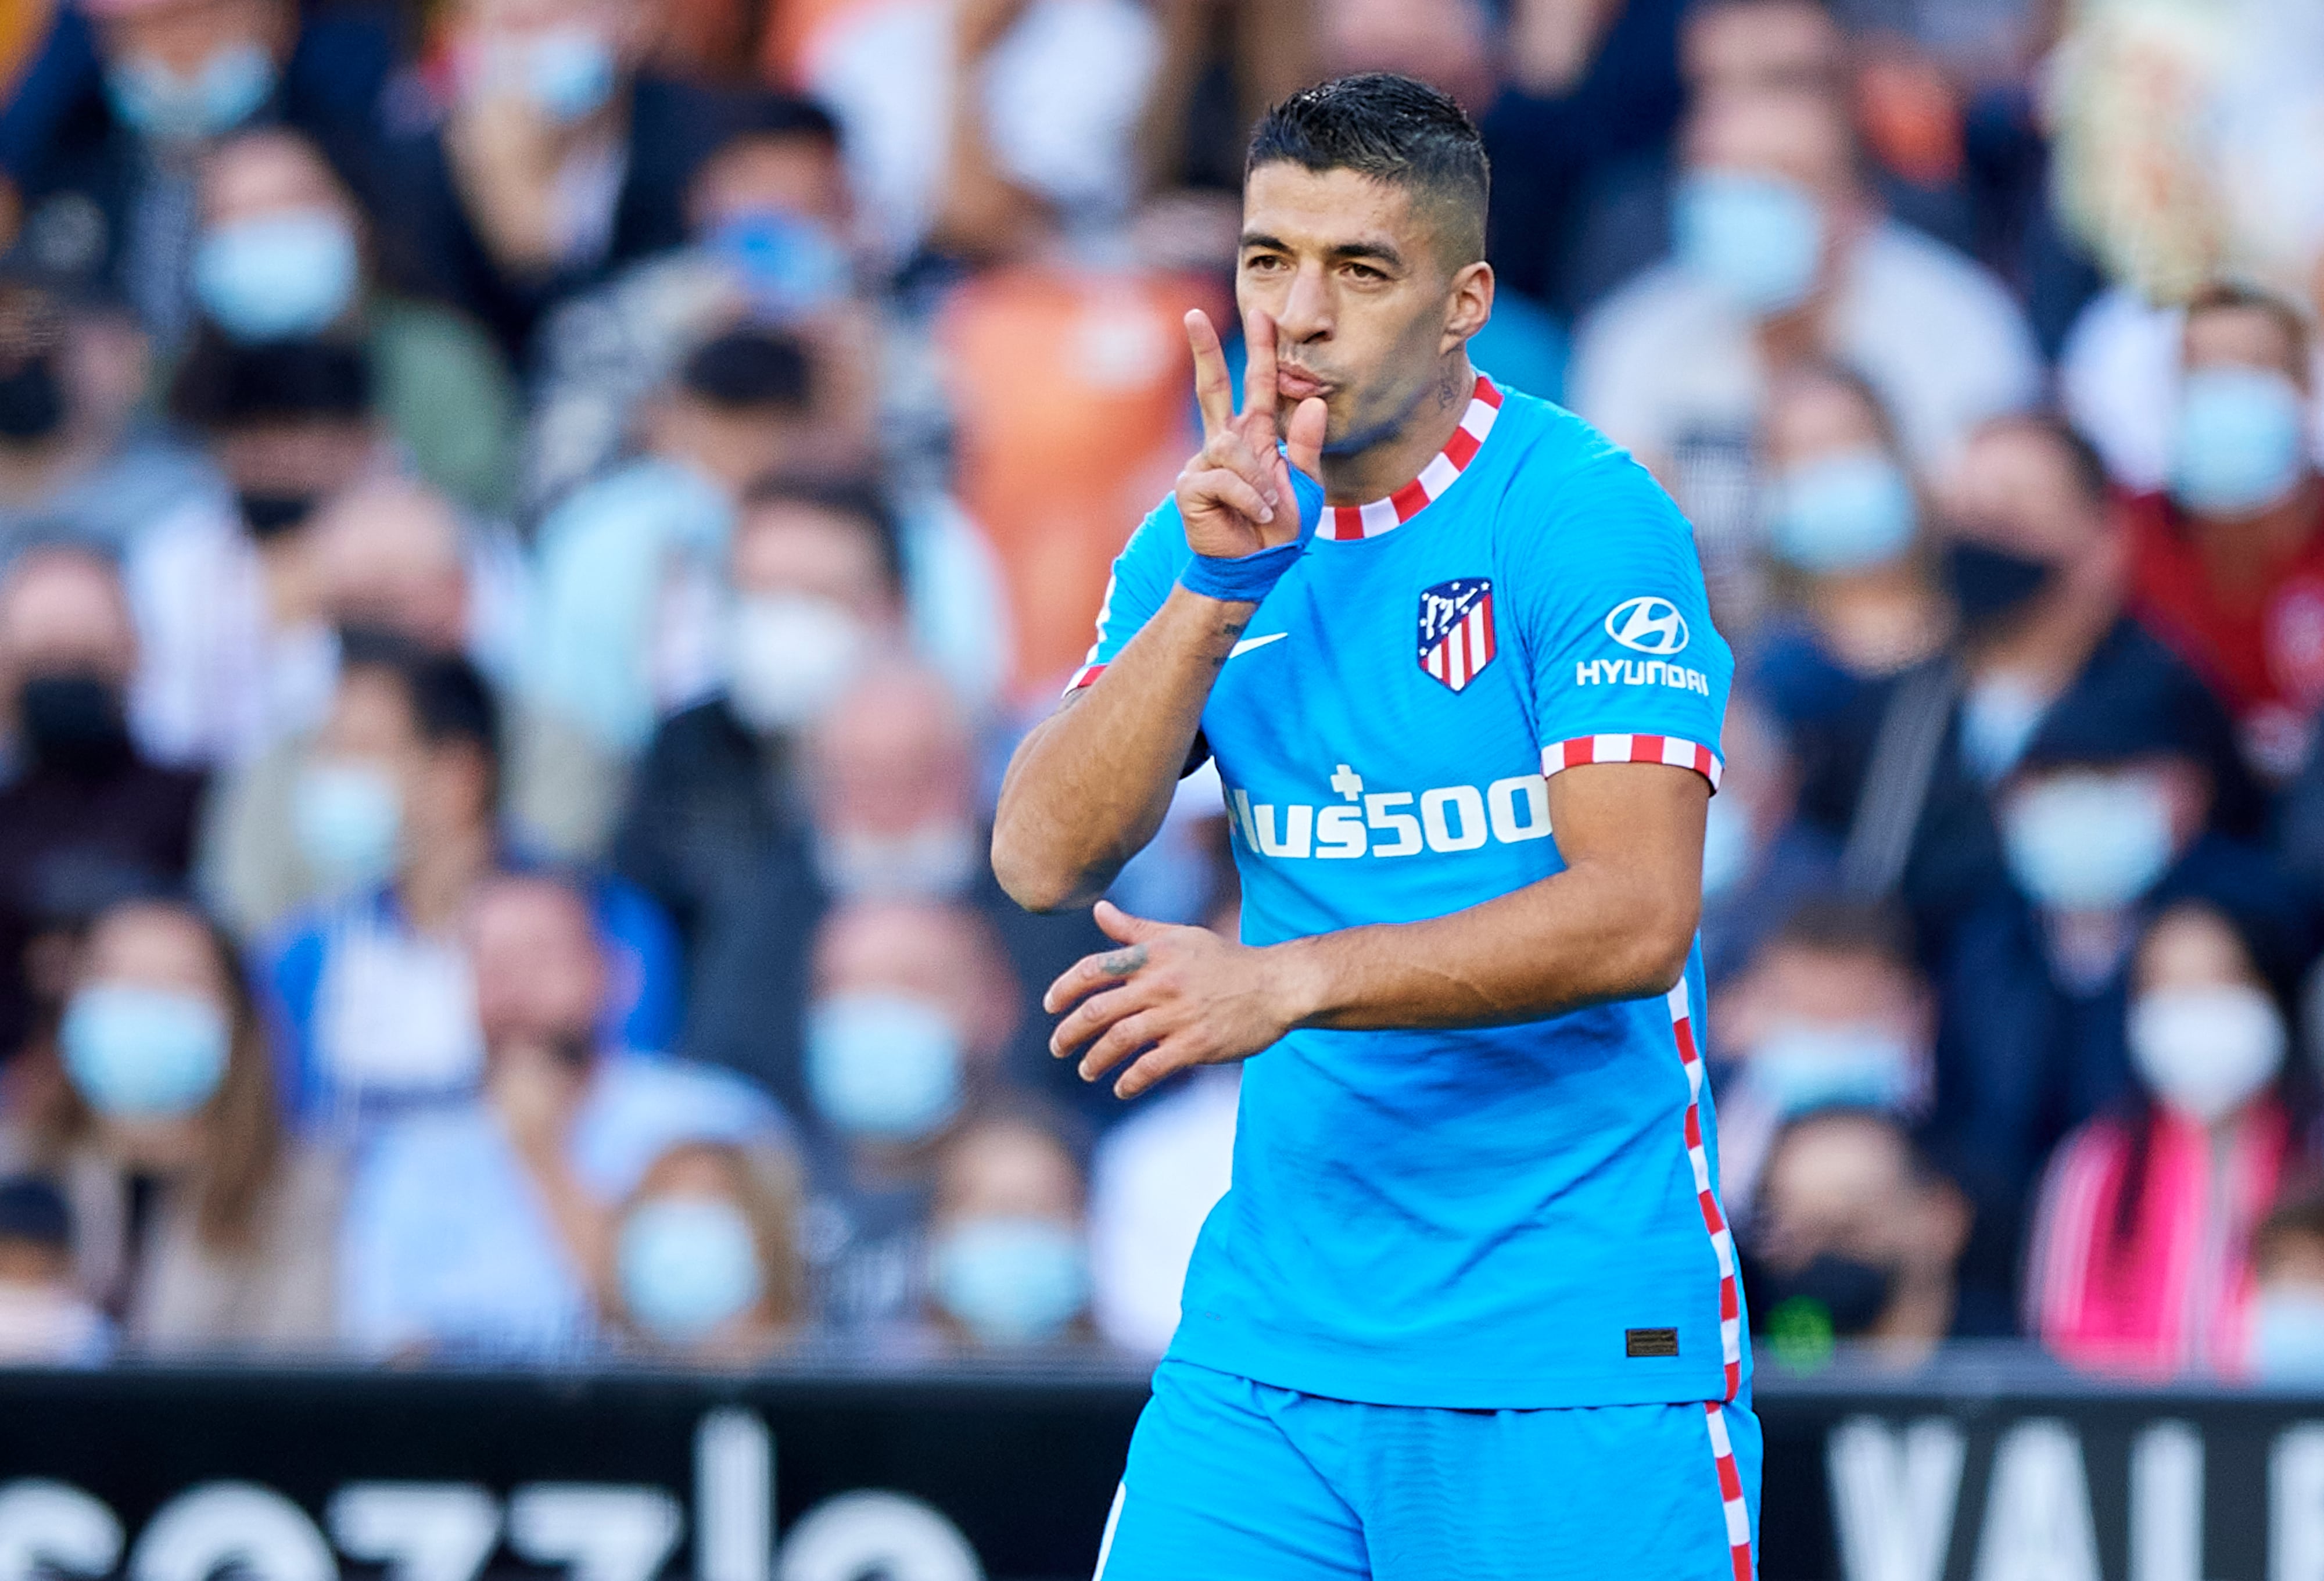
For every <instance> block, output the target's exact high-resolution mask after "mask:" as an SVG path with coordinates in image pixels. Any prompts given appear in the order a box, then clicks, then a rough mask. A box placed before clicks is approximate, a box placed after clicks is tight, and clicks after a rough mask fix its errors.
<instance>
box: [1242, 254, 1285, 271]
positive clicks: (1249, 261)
mask: <svg viewBox="0 0 2324 1581" xmlns="http://www.w3.org/2000/svg"><path fill="white" fill-rule="evenodd" d="M1242 266H1243V267H1244V268H1245V269H1248V270H1250V272H1251V273H1254V274H1265V273H1268V272H1269V271H1272V270H1276V269H1280V268H1282V267H1283V259H1282V257H1281V255H1280V254H1275V253H1253V254H1251V255H1250V257H1248V258H1246V259H1244V260H1243V261H1242Z"/></svg>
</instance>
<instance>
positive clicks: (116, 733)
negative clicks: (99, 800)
mask: <svg viewBox="0 0 2324 1581" xmlns="http://www.w3.org/2000/svg"><path fill="white" fill-rule="evenodd" d="M16 709H17V713H18V716H19V717H21V718H22V719H23V726H24V741H25V744H26V745H28V746H29V747H31V748H32V758H33V761H35V762H37V763H42V764H43V765H45V766H48V767H51V768H59V769H63V770H65V771H67V772H88V771H92V770H101V769H109V768H114V767H116V766H118V765H119V764H120V763H123V762H124V760H126V759H127V758H128V756H129V752H130V746H129V726H128V724H127V722H126V721H125V720H124V717H123V716H122V709H121V697H120V694H119V693H117V692H116V691H115V690H114V689H113V688H112V687H110V686H108V685H106V683H105V682H104V681H103V680H99V679H97V677H96V676H94V675H36V676H34V677H32V679H31V680H27V681H26V682H25V683H24V689H23V691H22V692H21V693H20V694H18V697H17V700H16Z"/></svg>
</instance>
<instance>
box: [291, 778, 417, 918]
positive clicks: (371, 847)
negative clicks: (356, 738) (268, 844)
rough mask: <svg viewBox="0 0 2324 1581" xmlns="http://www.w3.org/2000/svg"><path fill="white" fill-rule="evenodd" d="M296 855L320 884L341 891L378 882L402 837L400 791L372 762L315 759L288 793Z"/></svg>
mask: <svg viewBox="0 0 2324 1581" xmlns="http://www.w3.org/2000/svg"><path fill="white" fill-rule="evenodd" d="M291 834H292V837H294V838H295V839H296V840H297V842H298V846H299V855H300V856H301V857H303V858H305V860H306V863H307V865H308V866H309V867H310V868H312V869H313V870H314V873H315V875H316V877H318V879H320V880H321V881H322V882H323V883H324V885H325V887H327V888H328V889H331V890H335V891H339V892H347V891H352V890H360V889H369V888H370V887H371V886H373V885H374V884H377V883H384V882H385V881H386V880H387V878H388V876H389V875H390V874H392V873H393V872H394V871H395V857H396V852H397V850H398V849H399V848H400V846H401V844H402V839H403V795H402V792H401V790H398V789H397V788H396V783H395V780H394V777H393V776H392V775H391V774H390V773H388V772H387V771H386V770H385V769H383V768H380V767H378V766H377V765H375V764H373V763H353V762H332V761H329V760H327V759H318V760H317V761H316V762H314V763H309V764H307V765H306V766H305V767H304V768H302V769H300V771H299V779H298V782H297V783H296V784H295V785H294V786H293V787H292V789H291Z"/></svg>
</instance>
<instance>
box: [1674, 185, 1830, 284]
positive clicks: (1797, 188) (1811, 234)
mask: <svg viewBox="0 0 2324 1581" xmlns="http://www.w3.org/2000/svg"><path fill="white" fill-rule="evenodd" d="M1671 223H1672V227H1673V230H1674V236H1675V240H1676V243H1677V252H1678V260H1679V263H1680V264H1682V265H1683V267H1685V268H1686V269H1687V271H1688V272H1689V273H1692V274H1693V275H1694V276H1695V277H1696V278H1697V279H1699V280H1702V281H1705V282H1708V283H1709V284H1710V285H1711V286H1712V287H1713V288H1714V289H1716V290H1717V291H1719V292H1720V295H1722V296H1724V297H1726V298H1727V299H1728V300H1729V301H1731V302H1733V303H1734V304H1735V306H1737V307H1738V308H1740V309H1741V310H1743V311H1745V312H1747V313H1749V314H1751V315H1752V316H1753V317H1755V318H1769V317H1773V316H1774V315H1775V314H1777V313H1781V312H1784V311H1787V310H1790V309H1793V308H1796V307H1798V306H1799V305H1800V304H1801V303H1802V302H1804V301H1805V300H1808V297H1809V295H1810V293H1812V291H1814V290H1815V283H1816V274H1817V273H1818V271H1819V270H1820V269H1821V266H1822V263H1823V209H1822V208H1821V205H1819V204H1818V203H1817V202H1816V200H1815V196H1814V194H1812V192H1810V191H1809V190H1807V189H1806V188H1805V187H1803V186H1801V185H1800V184H1799V183H1798V182H1796V181H1791V180H1784V178H1783V177H1781V176H1766V175H1750V174H1746V173H1744V172H1742V171H1696V172H1694V173H1693V174H1692V175H1690V176H1688V177H1687V178H1686V179H1685V180H1683V181H1682V182H1680V183H1679V190H1678V193H1677V196H1676V199H1675V201H1674V207H1673V208H1672V213H1671Z"/></svg>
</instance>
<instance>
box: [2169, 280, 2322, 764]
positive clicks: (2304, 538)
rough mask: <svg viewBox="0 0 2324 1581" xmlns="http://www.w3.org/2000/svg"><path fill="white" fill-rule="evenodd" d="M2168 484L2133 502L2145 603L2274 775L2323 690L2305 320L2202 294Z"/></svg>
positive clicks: (2260, 297)
mask: <svg viewBox="0 0 2324 1581" xmlns="http://www.w3.org/2000/svg"><path fill="white" fill-rule="evenodd" d="M2181 360H2182V366H2183V369H2184V372H2183V374H2182V377H2181V389H2180V393H2179V399H2178V406H2177V419H2176V422H2175V425H2174V429H2173V438H2172V461H2171V476H2170V483H2169V486H2168V488H2167V490H2166V491H2165V492H2163V493H2160V494H2153V495H2143V496H2141V497H2140V498H2139V499H2137V500H2135V502H2133V504H2132V505H2131V595H2132V599H2133V604H2134V607H2135V609H2136V611H2137V613H2138V615H2139V617H2140V618H2141V619H2142V620H2143V621H2144V622H2145V623H2146V624H2147V625H2148V626H2149V627H2151V628H2152V629H2153V631H2154V633H2156V634H2157V635H2158V636H2160V637H2161V638H2162V639H2163V642H2164V643H2167V644H2168V645H2169V646H2170V647H2171V648H2172V650H2173V651H2174V652H2177V653H2178V654H2179V655H2180V657H2181V658H2182V659H2184V660H2186V661H2187V662H2188V663H2189V664H2190V665H2192V666H2193V667H2194V669H2195V670H2196V672H2197V673H2198V674H2199V675H2201V676H2202V677H2203V679H2204V680H2207V681H2209V683H2210V685H2211V687H2212V689H2214V690H2215V691H2217V692H2218V694H2219V697H2220V699H2221V700H2222V701H2223V702H2225V703H2226V704H2227V707H2228V708H2229V710H2230V711H2231V712H2233V714H2234V715H2235V717H2236V724H2237V726H2238V727H2239V728H2240V729H2241V731H2242V735H2243V744H2244V751H2245V754H2246V757H2247V758H2248V759H2249V761H2250V763H2251V765H2252V767H2253V768H2254V769H2255V770H2257V771H2258V772H2260V773H2261V774H2263V775H2264V776H2265V777H2266V778H2268V779H2270V780H2272V781H2282V780H2284V779H2287V778H2289V777H2290V776H2291V774H2292V772H2293V771H2294V770H2296V769H2297V768H2298V767H2299V765H2300V763H2301V762H2302V761H2303V760H2304V758H2305V757H2306V755H2307V751H2308V747H2309V744H2310V736H2311V734H2312V732H2311V728H2310V717H2311V716H2312V715H2313V714H2314V712H2315V711H2316V709H2317V707H2319V705H2324V491H2320V490H2319V485H2318V481H2317V474H2316V464H2315V460H2314V458H2313V455H2312V453H2311V449H2310V442H2309V425H2310V410H2311V393H2312V390H2311V384H2310V378H2311V365H2310V349H2309V338H2308V326H2307V321H2306V320H2305V319H2303V318H2302V317H2301V313H2300V312H2299V310H2297V309H2295V308H2293V307H2292V306H2291V305H2290V304H2289V303H2287V302H2284V301H2282V300H2280V299H2278V298H2275V297H2273V296H2269V295H2266V294H2264V293H2262V292H2260V291H2254V290H2249V289H2246V288H2244V287H2240V286H2220V287H2215V288H2213V289H2211V290H2209V291H2206V292H2205V293H2203V294H2202V295H2201V296H2199V297H2198V298H2197V299H2196V300H2194V301H2193V302H2192V303H2190V305H2189V308H2188V310H2187V319H2186V328H2185V331H2184V335H2183V338H2182V341H2181Z"/></svg>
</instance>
